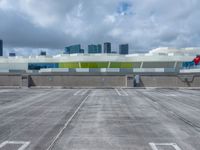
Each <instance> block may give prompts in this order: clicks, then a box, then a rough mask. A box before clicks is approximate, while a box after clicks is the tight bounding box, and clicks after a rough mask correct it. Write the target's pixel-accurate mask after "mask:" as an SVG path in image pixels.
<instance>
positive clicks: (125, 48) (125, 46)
mask: <svg viewBox="0 0 200 150" xmlns="http://www.w3.org/2000/svg"><path fill="white" fill-rule="evenodd" d="M128 50H129V46H128V44H121V45H119V54H121V55H127V54H128Z"/></svg>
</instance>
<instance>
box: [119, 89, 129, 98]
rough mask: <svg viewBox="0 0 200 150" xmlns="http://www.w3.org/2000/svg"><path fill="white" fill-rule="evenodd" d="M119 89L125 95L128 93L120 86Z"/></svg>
mask: <svg viewBox="0 0 200 150" xmlns="http://www.w3.org/2000/svg"><path fill="white" fill-rule="evenodd" d="M120 89H121V91H122V92H123V93H124V95H125V96H128V93H127V92H126V91H125V90H124V89H122V88H120Z"/></svg>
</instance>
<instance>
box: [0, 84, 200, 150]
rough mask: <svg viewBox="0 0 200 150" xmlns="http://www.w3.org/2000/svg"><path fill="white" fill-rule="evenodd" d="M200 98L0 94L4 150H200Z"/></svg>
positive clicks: (183, 92)
mask: <svg viewBox="0 0 200 150" xmlns="http://www.w3.org/2000/svg"><path fill="white" fill-rule="evenodd" d="M199 97H200V91H199V90H189V89H176V90H175V89H155V88H151V89H121V88H116V89H84V88H82V89H0V119H1V123H0V150H50V149H52V150H77V149H78V150H199V149H200V142H199V141H200V116H199V114H200V98H199ZM20 148H21V149H20Z"/></svg>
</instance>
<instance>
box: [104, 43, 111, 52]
mask: <svg viewBox="0 0 200 150" xmlns="http://www.w3.org/2000/svg"><path fill="white" fill-rule="evenodd" d="M104 53H111V43H109V42H106V43H104Z"/></svg>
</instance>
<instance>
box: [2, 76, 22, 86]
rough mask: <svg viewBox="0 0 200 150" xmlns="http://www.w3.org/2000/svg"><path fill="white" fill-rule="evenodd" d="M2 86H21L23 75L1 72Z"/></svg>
mask: <svg viewBox="0 0 200 150" xmlns="http://www.w3.org/2000/svg"><path fill="white" fill-rule="evenodd" d="M0 86H21V75H16V74H0Z"/></svg>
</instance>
